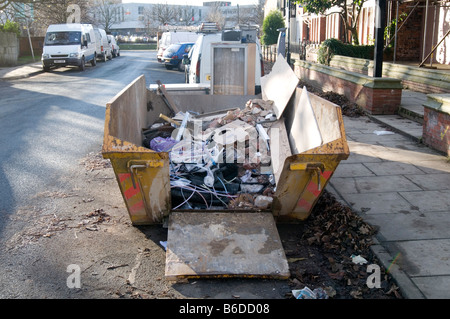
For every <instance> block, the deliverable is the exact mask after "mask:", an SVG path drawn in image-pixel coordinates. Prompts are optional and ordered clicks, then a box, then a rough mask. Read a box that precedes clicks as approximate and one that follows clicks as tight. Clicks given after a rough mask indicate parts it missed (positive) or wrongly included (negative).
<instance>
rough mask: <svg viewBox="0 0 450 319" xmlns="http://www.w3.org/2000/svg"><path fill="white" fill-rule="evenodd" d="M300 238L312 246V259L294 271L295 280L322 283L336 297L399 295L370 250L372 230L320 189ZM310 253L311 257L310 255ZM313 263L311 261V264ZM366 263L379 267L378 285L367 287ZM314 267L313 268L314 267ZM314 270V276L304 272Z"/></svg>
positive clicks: (392, 297)
mask: <svg viewBox="0 0 450 319" xmlns="http://www.w3.org/2000/svg"><path fill="white" fill-rule="evenodd" d="M304 226H305V227H304V229H303V233H302V236H301V240H302V241H303V242H304V246H305V247H310V249H311V248H314V249H316V253H315V254H316V255H318V252H320V255H321V256H322V257H321V258H319V257H318V256H315V260H314V262H312V261H311V262H310V263H311V264H310V266H309V268H308V267H307V266H306V265H307V264H306V263H305V264H304V267H305V269H302V270H301V271H300V267H302V266H301V264H299V265H298V267H299V269H296V272H294V277H295V279H296V280H298V282H299V283H302V284H304V285H307V284H310V285H313V286H315V287H317V286H318V285H322V286H324V287H327V288H328V289H329V288H330V287H331V288H333V290H334V291H335V294H336V298H342V299H346V298H356V299H360V298H373V299H395V298H402V296H401V294H400V292H399V289H398V287H397V285H396V284H395V283H394V281H393V280H392V278H391V275H390V274H388V273H386V271H385V269H384V268H383V266H382V265H381V263H380V262H379V261H378V260H377V259H376V256H375V255H374V253H373V252H372V250H371V249H370V246H371V245H372V244H373V236H374V235H375V234H376V229H374V228H373V227H372V226H371V225H369V224H367V223H365V222H364V220H363V219H362V218H361V217H359V216H358V215H357V214H356V213H355V212H354V211H353V210H352V209H351V208H349V207H348V206H346V205H344V204H342V203H340V202H339V201H338V200H336V198H335V197H334V196H333V195H331V194H330V193H329V192H327V191H324V192H323V193H322V195H321V197H320V198H319V200H318V202H317V204H316V206H315V207H314V209H313V211H312V212H311V215H310V216H309V218H308V220H307V222H306V223H305V225H304ZM352 255H355V256H357V255H361V256H362V257H364V258H365V259H366V260H367V261H368V263H367V264H355V263H353V261H352V258H351V256H352ZM310 256H312V255H311V254H310ZM312 263H313V264H312ZM369 264H377V265H379V266H380V272H381V276H380V277H381V278H380V280H381V288H369V286H368V285H367V279H368V277H369V275H370V274H371V273H368V272H367V266H368V265H369ZM313 265H314V266H315V267H316V269H314V268H313V267H314V266H313ZM311 273H314V276H311V275H310V276H308V277H307V276H305V274H311Z"/></svg>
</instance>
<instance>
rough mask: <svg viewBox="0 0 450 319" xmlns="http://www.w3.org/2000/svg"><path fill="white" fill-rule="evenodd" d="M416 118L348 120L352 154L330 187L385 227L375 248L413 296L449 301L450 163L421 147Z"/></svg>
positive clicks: (406, 294) (406, 293)
mask: <svg viewBox="0 0 450 319" xmlns="http://www.w3.org/2000/svg"><path fill="white" fill-rule="evenodd" d="M421 100H423V99H418V100H417V103H421V102H420V101H421ZM410 122H411V121H410V120H405V119H404V118H402V117H400V116H397V115H395V116H377V117H376V118H374V117H373V116H370V117H369V116H363V117H359V118H349V117H344V126H345V131H346V135H347V137H348V145H349V148H350V156H349V158H348V160H346V161H342V162H341V163H340V164H339V166H338V168H337V169H336V171H335V174H334V175H333V177H332V178H331V180H330V184H329V186H330V187H329V190H330V191H331V192H333V193H334V194H335V195H336V196H337V197H338V199H339V200H341V201H343V202H345V203H346V204H348V205H349V206H351V207H352V208H353V209H354V210H355V211H356V212H358V213H359V214H360V215H361V216H362V217H363V219H364V220H365V221H367V222H368V223H369V224H371V225H373V226H375V227H377V228H378V234H377V236H376V241H377V243H376V245H374V246H373V247H372V250H373V251H374V252H375V253H376V254H377V256H378V258H379V259H380V261H381V262H382V263H383V266H385V267H386V269H389V271H390V273H391V274H392V275H393V277H394V279H395V280H396V281H397V283H398V285H399V287H400V290H401V291H402V293H403V295H404V297H405V298H409V299H426V298H432V299H435V298H442V299H448V298H450V289H448V287H450V162H449V160H448V159H447V157H446V156H445V155H443V154H441V153H439V152H437V151H434V150H433V149H431V148H429V147H427V146H424V145H423V144H420V142H419V141H420V137H421V134H417V133H418V132H419V130H416V131H414V130H412V131H411V130H409V129H410V127H412V126H417V125H416V123H410ZM408 130H409V131H408ZM374 131H391V132H392V133H393V134H389V135H376V134H375V133H374ZM327 187H328V186H327Z"/></svg>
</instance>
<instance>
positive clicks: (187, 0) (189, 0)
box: [122, 0, 258, 6]
mask: <svg viewBox="0 0 450 319" xmlns="http://www.w3.org/2000/svg"><path fill="white" fill-rule="evenodd" d="M208 1H209V0H122V3H166V2H167V4H178V5H184V4H188V5H191V6H201V5H202V4H203V2H208ZM225 1H231V5H232V6H235V5H236V4H240V5H248V4H256V3H258V0H225Z"/></svg>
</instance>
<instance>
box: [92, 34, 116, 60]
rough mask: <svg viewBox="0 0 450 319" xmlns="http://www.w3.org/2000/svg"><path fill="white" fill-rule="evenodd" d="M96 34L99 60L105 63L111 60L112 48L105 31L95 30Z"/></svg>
mask: <svg viewBox="0 0 450 319" xmlns="http://www.w3.org/2000/svg"><path fill="white" fill-rule="evenodd" d="M94 32H95V35H96V39H97V58H99V59H100V60H102V61H105V62H106V61H107V60H111V59H112V53H111V46H110V45H109V42H108V37H107V36H106V32H105V30H103V29H99V28H95V29H94Z"/></svg>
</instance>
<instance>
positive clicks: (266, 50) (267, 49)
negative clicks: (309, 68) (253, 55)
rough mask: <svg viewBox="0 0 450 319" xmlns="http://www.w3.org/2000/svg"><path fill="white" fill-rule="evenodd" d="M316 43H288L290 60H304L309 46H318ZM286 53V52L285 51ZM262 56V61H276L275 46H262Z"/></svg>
mask: <svg viewBox="0 0 450 319" xmlns="http://www.w3.org/2000/svg"><path fill="white" fill-rule="evenodd" d="M318 44H319V43H317V42H312V41H301V42H291V43H289V53H290V54H291V58H294V59H299V60H306V51H307V48H308V46H310V45H318ZM286 52H287V50H286ZM262 54H263V59H264V61H267V62H275V60H276V59H277V47H276V45H263V46H262Z"/></svg>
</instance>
